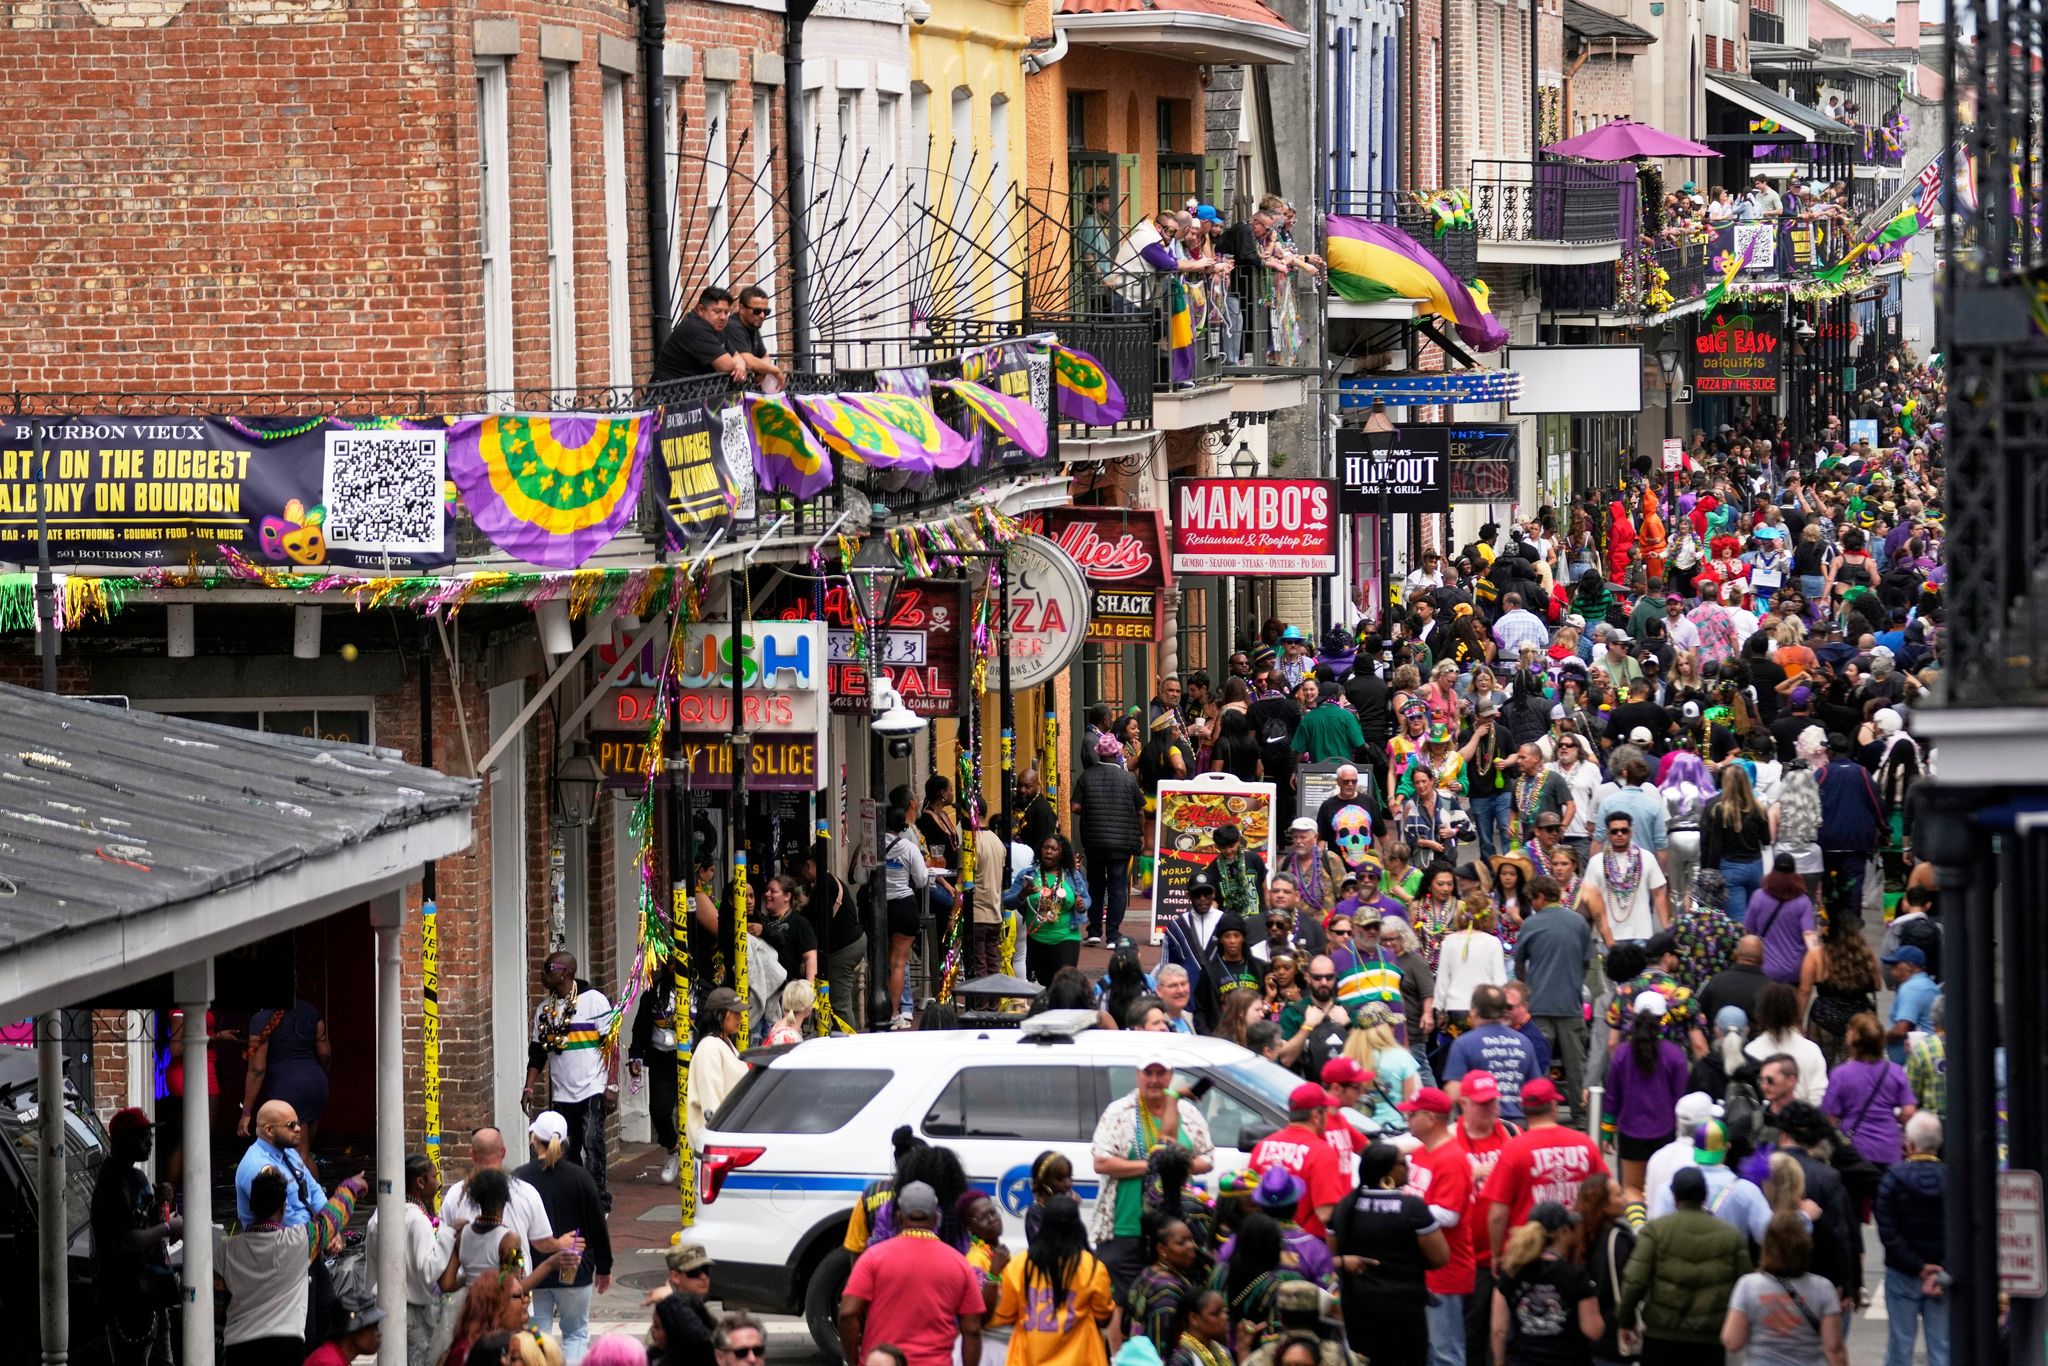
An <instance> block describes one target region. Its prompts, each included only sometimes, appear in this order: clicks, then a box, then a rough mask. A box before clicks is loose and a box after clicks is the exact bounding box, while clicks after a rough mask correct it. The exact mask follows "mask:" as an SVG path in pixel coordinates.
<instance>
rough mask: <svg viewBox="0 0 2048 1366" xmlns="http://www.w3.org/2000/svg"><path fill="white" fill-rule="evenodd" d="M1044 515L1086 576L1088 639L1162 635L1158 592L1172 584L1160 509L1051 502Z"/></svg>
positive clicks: (1055, 537) (1047, 529)
mask: <svg viewBox="0 0 2048 1366" xmlns="http://www.w3.org/2000/svg"><path fill="white" fill-rule="evenodd" d="M1040 518H1041V521H1042V523H1043V525H1044V530H1045V534H1046V536H1047V537H1049V538H1050V539H1051V540H1052V542H1053V543H1054V544H1055V545H1057V546H1059V548H1060V549H1062V550H1064V551H1066V552H1067V554H1068V555H1069V556H1070V557H1071V558H1072V559H1073V561H1074V563H1075V564H1077V565H1079V566H1080V567H1081V572H1082V574H1084V575H1085V576H1086V577H1087V579H1088V588H1089V591H1090V593H1091V594H1092V598H1093V601H1092V610H1091V611H1090V613H1089V616H1088V639H1090V640H1156V639H1158V636H1159V594H1160V593H1161V592H1162V591H1163V590H1165V589H1168V588H1171V587H1172V586H1173V576H1172V574H1171V573H1169V572H1168V570H1167V567H1166V530H1165V526H1164V519H1163V518H1161V516H1160V514H1159V510H1158V509H1157V508H1138V509H1135V510H1125V509H1121V508H1084V507H1063V508H1047V509H1046V510H1045V511H1044V512H1043V513H1042V514H1040Z"/></svg>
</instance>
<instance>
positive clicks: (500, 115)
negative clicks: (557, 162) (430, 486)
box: [476, 62, 514, 404]
mask: <svg viewBox="0 0 2048 1366" xmlns="http://www.w3.org/2000/svg"><path fill="white" fill-rule="evenodd" d="M506 86H507V73H506V70H505V64H504V63H503V62H479V63H477V68H476V109H477V262H478V270H479V281H478V282H479V291H478V292H479V296H480V301H481V304H482V308H481V313H482V323H483V352H484V387H485V388H486V389H489V390H492V391H493V400H492V401H493V402H496V403H501V404H505V403H509V402H510V401H511V390H512V386H513V382H514V381H513V372H512V177H511V168H510V166H509V164H508V158H509V155H510V151H509V147H510V132H509V130H508V127H507V114H506V100H507V94H506Z"/></svg>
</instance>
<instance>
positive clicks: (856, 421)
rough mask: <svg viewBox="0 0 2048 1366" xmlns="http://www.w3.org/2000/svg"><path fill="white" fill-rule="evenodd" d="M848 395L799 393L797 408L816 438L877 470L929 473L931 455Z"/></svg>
mask: <svg viewBox="0 0 2048 1366" xmlns="http://www.w3.org/2000/svg"><path fill="white" fill-rule="evenodd" d="M852 397H853V396H852V395H850V394H840V395H832V394H800V395H798V396H797V399H796V406H797V411H798V412H800V413H802V414H803V415H804V420H805V421H806V422H808V423H809V424H810V426H811V430H812V431H814V432H816V433H817V434H818V438H819V439H820V440H821V441H823V442H824V443H825V444H826V445H827V446H829V447H831V448H832V449H833V450H834V451H836V452H838V453H839V454H840V455H843V456H845V457H846V458H847V459H849V460H853V461H858V462H859V463H861V464H863V465H871V466H873V467H874V468H876V469H878V470H902V471H905V472H908V473H912V474H922V473H929V472H930V470H931V468H932V461H931V457H930V456H929V455H928V454H926V453H925V451H924V450H922V449H920V448H919V447H917V446H915V445H913V444H912V442H911V441H910V439H909V438H908V437H907V436H905V435H904V434H903V433H902V432H900V431H898V430H897V429H896V428H895V427H894V426H893V425H891V424H890V423H886V422H883V421H880V420H879V419H877V418H876V417H875V416H874V415H873V414H871V413H869V412H868V411H867V410H866V409H864V408H859V407H856V406H855V405H854V404H852V403H851V402H849V401H848V400H849V399H850V398H852Z"/></svg>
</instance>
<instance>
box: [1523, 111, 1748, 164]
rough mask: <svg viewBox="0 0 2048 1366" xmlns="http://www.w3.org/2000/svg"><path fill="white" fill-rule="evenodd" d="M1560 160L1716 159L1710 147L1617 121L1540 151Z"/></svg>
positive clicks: (1630, 120)
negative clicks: (1634, 158) (1562, 158)
mask: <svg viewBox="0 0 2048 1366" xmlns="http://www.w3.org/2000/svg"><path fill="white" fill-rule="evenodd" d="M1543 150H1544V151H1546V152H1550V153H1553V154H1554V155H1557V156H1561V157H1585V158H1586V159H1587V160H1589V161H1627V160H1629V159H1630V158H1632V157H1717V156H1719V155H1721V154H1720V153H1719V152H1717V151H1715V150H1714V149H1713V148H1711V147H1703V146H1701V145H1700V144H1699V143H1697V142H1688V141H1686V140H1685V139H1684V138H1679V137H1673V136H1672V135H1671V134H1669V133H1666V132H1664V131H1663V130H1661V129H1657V128H1652V127H1651V126H1650V125H1649V124H1647V123H1637V122H1636V121H1635V120H1634V119H1616V120H1615V121H1614V122H1613V123H1603V124H1601V125H1600V126H1599V127H1598V128H1594V129H1592V130H1590V131H1588V132H1584V133H1581V134H1579V135H1578V136H1577V137H1575V138H1566V139H1565V140H1564V141H1563V142H1553V143H1551V144H1550V145H1549V146H1548V147H1545V148H1544V149H1543Z"/></svg>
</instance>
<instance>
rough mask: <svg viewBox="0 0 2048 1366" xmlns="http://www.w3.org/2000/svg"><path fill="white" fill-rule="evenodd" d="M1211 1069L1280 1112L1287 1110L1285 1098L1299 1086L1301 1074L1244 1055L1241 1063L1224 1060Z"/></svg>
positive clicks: (1276, 1064)
mask: <svg viewBox="0 0 2048 1366" xmlns="http://www.w3.org/2000/svg"><path fill="white" fill-rule="evenodd" d="M1212 1070H1214V1072H1215V1073H1216V1075H1217V1076H1219V1077H1222V1078H1223V1079H1224V1080H1225V1081H1228V1082H1229V1083H1230V1084H1231V1085H1232V1086H1234V1087H1236V1088H1237V1089H1238V1090H1240V1091H1244V1092H1246V1093H1248V1094H1249V1095H1251V1096H1253V1097H1255V1098H1256V1099H1258V1100H1260V1101H1262V1102H1264V1103H1265V1104H1266V1105H1268V1106H1270V1107H1271V1108H1272V1109H1273V1110H1274V1111H1275V1112H1276V1113H1279V1114H1282V1115H1284V1114H1286V1113H1287V1097H1288V1096H1289V1095H1290V1094H1291V1093H1292V1092H1293V1090H1294V1088H1295V1087H1297V1086H1299V1085H1301V1078H1300V1077H1298V1076H1296V1075H1295V1074H1294V1073H1292V1072H1290V1071H1288V1070H1287V1069H1286V1068H1284V1067H1282V1066H1281V1065H1280V1064H1279V1063H1276V1062H1268V1061H1267V1060H1266V1059H1264V1058H1247V1059H1245V1060H1244V1061H1243V1062H1233V1063H1226V1064H1225V1065H1223V1066H1221V1067H1218V1068H1214V1069H1212Z"/></svg>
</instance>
